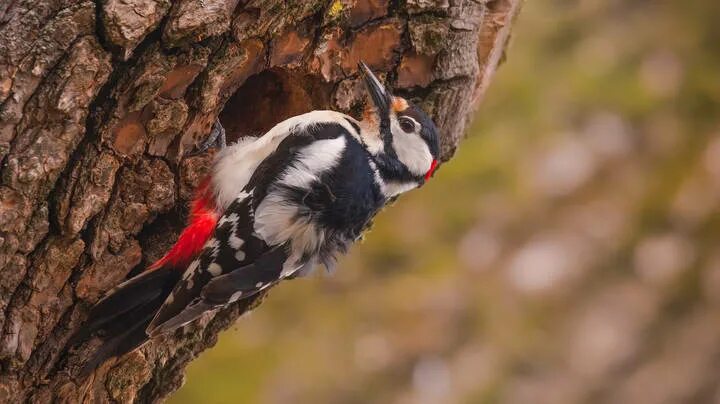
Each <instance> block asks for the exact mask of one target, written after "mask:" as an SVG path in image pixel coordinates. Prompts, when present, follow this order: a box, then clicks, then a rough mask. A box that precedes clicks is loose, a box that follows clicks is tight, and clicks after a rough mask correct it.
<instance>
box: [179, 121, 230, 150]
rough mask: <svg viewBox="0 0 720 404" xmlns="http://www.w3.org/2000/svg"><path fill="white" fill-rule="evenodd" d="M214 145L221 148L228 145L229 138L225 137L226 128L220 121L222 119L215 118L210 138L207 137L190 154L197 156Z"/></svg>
mask: <svg viewBox="0 0 720 404" xmlns="http://www.w3.org/2000/svg"><path fill="white" fill-rule="evenodd" d="M213 146H214V147H217V148H218V149H220V150H222V149H224V148H225V147H226V146H227V140H226V138H225V128H224V127H223V126H222V124H221V123H220V119H216V120H215V123H214V124H213V127H212V131H210V136H208V138H207V139H205V141H204V142H203V143H202V144H200V146H198V147H197V148H196V150H195V151H194V152H192V153H189V154H188V155H189V156H196V155H198V154H202V153H204V152H206V151H207V150H208V149H210V148H211V147H213Z"/></svg>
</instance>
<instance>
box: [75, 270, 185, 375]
mask: <svg viewBox="0 0 720 404" xmlns="http://www.w3.org/2000/svg"><path fill="white" fill-rule="evenodd" d="M180 276H181V273H180V272H178V271H176V270H174V269H171V268H166V267H161V268H157V269H153V270H150V271H146V272H143V273H141V274H139V275H137V276H135V277H134V278H132V279H129V280H127V281H126V282H124V283H122V284H120V285H119V286H118V287H116V288H115V289H113V290H112V291H111V292H110V293H108V295H107V296H106V297H104V298H103V299H101V300H100V301H98V302H97V303H96V304H95V306H93V307H92V309H90V313H89V315H88V319H87V321H86V323H85V324H84V325H83V326H82V328H81V329H80V330H78V331H77V332H76V333H75V335H73V336H72V337H71V338H70V342H69V343H68V345H69V346H74V345H77V344H79V343H81V342H83V341H85V340H87V339H88V338H89V337H91V336H93V335H97V336H98V337H100V339H101V340H102V343H101V345H100V346H98V347H97V348H96V350H95V351H94V352H93V353H92V354H91V355H90V357H89V359H88V360H87V362H86V363H85V365H84V366H83V368H82V369H81V371H80V376H86V375H88V374H90V373H91V372H92V371H93V370H95V369H96V368H97V367H98V366H100V365H101V364H102V363H103V362H105V361H106V360H107V359H109V358H112V357H116V356H121V355H123V354H125V353H127V352H130V351H132V350H133V349H135V348H137V347H139V346H140V345H142V344H144V343H145V341H147V339H148V336H147V334H146V333H145V329H146V328H147V325H148V324H149V323H150V320H152V318H153V317H154V316H155V313H156V312H157V311H158V309H159V308H160V306H161V305H162V304H163V302H164V301H165V299H166V298H167V296H168V295H169V294H170V292H171V291H172V290H173V288H174V287H175V284H176V283H177V282H178V280H179V279H180Z"/></svg>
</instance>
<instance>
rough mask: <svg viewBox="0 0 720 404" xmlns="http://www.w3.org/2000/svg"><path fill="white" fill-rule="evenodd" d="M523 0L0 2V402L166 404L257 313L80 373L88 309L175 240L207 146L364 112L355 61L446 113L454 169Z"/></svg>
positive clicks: (243, 306)
mask: <svg viewBox="0 0 720 404" xmlns="http://www.w3.org/2000/svg"><path fill="white" fill-rule="evenodd" d="M520 2H521V0H475V1H470V0H404V1H389V0H312V1H280V0H265V1H259V0H246V1H243V0H240V1H239V2H238V0H178V1H175V2H171V1H169V0H103V1H97V2H92V1H83V0H45V1H41V2H36V1H32V0H10V1H7V2H4V3H3V4H1V5H0V159H2V167H1V171H0V324H1V325H2V327H1V328H0V330H1V332H2V335H1V336H0V361H1V362H0V363H1V365H2V369H1V374H0V401H3V402H19V401H32V402H51V401H56V400H57V401H63V402H86V401H87V402H110V401H120V402H130V401H137V402H153V401H156V400H159V399H161V398H163V397H166V396H167V395H168V394H170V393H172V392H173V391H175V390H176V389H177V388H179V387H180V386H181V384H182V381H183V371H184V368H185V366H186V365H187V364H188V362H189V361H191V360H192V359H193V358H195V357H196V356H197V355H198V354H199V353H200V352H201V351H203V350H204V349H206V348H208V347H210V346H212V345H213V344H214V343H215V341H216V337H217V334H218V333H219V332H220V331H222V330H223V329H225V328H226V327H228V326H229V325H230V324H231V323H232V322H233V321H235V319H236V318H237V317H238V316H239V315H241V314H242V313H244V312H246V311H248V310H249V309H251V308H252V307H254V306H255V305H257V304H258V303H259V300H260V299H258V300H257V301H251V302H250V301H245V302H239V303H238V304H237V305H235V306H233V307H230V308H228V309H226V310H225V311H223V312H221V313H219V314H217V315H216V316H215V317H214V318H204V319H202V320H201V321H200V323H201V324H195V325H191V326H188V327H185V328H184V329H183V330H181V331H178V332H177V333H176V335H174V336H172V337H168V338H166V339H164V340H161V341H153V342H152V343H150V344H148V345H146V346H145V347H143V348H142V349H140V350H138V351H136V352H133V353H130V354H128V355H125V356H124V357H122V358H119V359H113V360H110V361H108V362H107V363H106V364H104V365H103V366H101V367H100V368H99V369H98V370H97V371H96V372H95V374H94V375H93V376H91V377H90V378H89V379H88V380H77V379H76V378H74V377H72V376H71V375H72V373H73V370H74V369H77V367H78V366H79V365H80V364H82V363H83V360H84V358H85V355H86V354H87V352H88V350H89V349H90V348H91V347H92V341H91V342H90V343H89V344H85V345H86V346H84V347H81V348H79V349H68V348H67V347H65V345H66V343H67V340H68V338H69V336H70V334H72V332H73V331H74V330H76V329H78V327H80V326H81V323H82V321H83V319H84V318H85V316H86V313H87V310H88V308H89V307H90V306H91V305H92V304H93V303H94V302H95V301H97V299H98V298H99V297H101V296H102V295H103V293H105V292H106V291H107V290H109V289H110V288H112V287H113V286H115V285H116V284H118V283H119V282H121V281H122V280H123V279H125V278H126V277H127V276H128V275H129V274H131V273H135V272H137V271H139V270H141V269H142V268H143V267H144V266H145V265H146V264H147V263H149V262H152V261H153V260H154V259H156V258H158V257H159V256H160V255H161V254H162V253H163V251H164V250H165V249H166V248H167V247H168V246H169V245H170V244H171V243H172V241H173V240H174V239H175V238H176V237H177V234H178V232H179V229H181V227H182V225H183V221H184V217H185V209H186V208H185V207H186V206H187V203H188V201H189V198H190V196H191V193H192V190H193V187H194V186H195V185H197V184H198V182H199V181H200V179H201V178H202V177H203V176H204V175H205V173H206V171H207V169H208V167H209V163H210V160H211V158H212V156H211V154H212V152H208V153H205V154H203V155H198V156H194V157H184V156H185V155H187V152H189V151H191V150H192V149H193V148H194V146H195V145H196V144H198V143H199V142H201V141H202V139H203V138H204V137H205V136H207V134H208V133H209V131H210V128H211V126H212V124H213V122H214V120H215V119H216V117H218V116H219V117H220V119H221V121H222V123H223V124H224V126H225V127H226V129H227V133H228V140H229V141H234V140H236V139H238V138H240V137H243V136H251V135H257V134H260V133H262V132H263V131H265V130H267V129H269V128H270V127H271V126H272V125H273V124H275V123H277V122H278V121H280V120H282V119H284V118H287V117H289V116H292V115H295V114H298V113H302V112H306V111H309V110H313V109H335V110H340V111H346V112H349V113H351V114H355V115H357V114H358V113H359V110H360V108H361V105H362V103H363V100H364V97H365V95H364V90H363V87H362V83H361V81H360V80H359V79H358V76H357V71H356V67H355V66H356V63H357V61H359V60H361V59H362V60H364V61H365V62H366V63H368V64H369V65H370V67H371V68H372V69H373V70H375V71H377V72H380V73H382V74H381V76H385V77H386V78H387V80H388V82H389V83H390V84H391V86H392V88H394V89H395V92H396V93H398V94H401V95H403V96H406V97H408V98H410V99H412V100H414V101H416V102H418V103H419V104H420V105H422V106H423V107H424V108H425V109H426V110H427V111H428V112H429V113H430V114H431V115H432V116H433V118H434V119H435V121H436V123H437V124H438V127H439V128H440V130H441V132H442V135H443V138H442V154H443V159H444V160H447V159H448V158H450V157H451V155H452V154H453V151H454V150H455V148H456V147H457V145H458V142H459V141H460V139H461V137H462V135H463V131H464V128H465V126H466V123H467V119H468V116H469V112H471V110H472V109H473V108H474V106H475V105H476V103H477V100H478V99H479V98H480V97H481V96H482V94H483V92H484V91H485V89H486V88H487V85H488V83H489V81H490V79H491V77H492V75H493V73H494V71H495V68H496V67H497V65H498V64H499V62H500V60H501V59H502V55H503V51H504V48H505V45H506V43H507V40H508V37H509V31H510V25H511V23H512V20H513V18H514V16H515V15H516V13H517V11H518V9H519V7H520Z"/></svg>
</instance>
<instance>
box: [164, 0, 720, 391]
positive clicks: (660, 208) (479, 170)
mask: <svg viewBox="0 0 720 404" xmlns="http://www.w3.org/2000/svg"><path fill="white" fill-rule="evenodd" d="M718 17H720V3H718V2H717V1H712V0H706V1H703V0H690V1H685V2H679V1H675V2H673V1H669V0H656V1H650V0H624V1H621V0H581V1H568V0H531V1H527V2H526V5H525V7H524V9H523V11H522V12H521V15H520V17H519V20H518V22H517V25H516V28H515V30H514V36H513V41H512V46H511V47H510V49H509V50H508V60H507V62H506V63H505V64H504V65H503V66H502V68H501V69H500V71H499V73H498V75H497V77H496V79H495V80H494V82H493V84H492V86H491V89H490V91H489V93H488V94H487V96H486V98H485V101H484V103H483V105H481V108H480V109H479V112H478V113H477V117H476V119H475V123H474V124H473V126H472V128H470V130H469V131H468V139H467V140H466V141H465V142H464V143H463V144H462V145H461V148H460V150H459V151H458V153H457V156H456V157H455V159H454V160H452V161H451V162H450V163H448V164H446V165H444V166H443V167H442V168H441V170H440V171H439V172H438V173H437V175H436V176H435V178H434V179H433V180H432V181H431V182H430V183H429V184H428V185H427V186H425V187H424V188H423V189H422V190H420V191H418V192H413V193H411V194H409V195H407V196H406V197H403V198H402V199H401V200H400V201H398V202H397V203H396V204H395V205H394V206H392V207H391V208H389V209H387V211H386V212H384V213H383V214H382V215H381V217H380V218H379V220H377V223H376V226H375V227H374V229H373V230H372V232H371V233H370V234H368V236H367V238H366V242H364V243H363V244H362V245H360V246H357V247H356V248H354V249H353V250H352V252H351V254H350V255H349V256H348V257H346V258H345V259H343V260H342V261H341V262H340V264H339V266H338V272H337V274H335V275H334V276H323V275H319V276H316V277H313V278H311V279H304V280H295V281H292V282H286V283H284V284H282V285H280V286H279V287H277V288H276V289H275V290H273V292H271V293H270V296H269V298H268V299H267V300H266V302H265V303H264V304H263V305H262V306H261V307H260V308H259V309H258V310H256V311H255V312H254V313H252V314H251V315H250V316H248V317H246V318H244V319H241V320H240V321H238V323H237V324H236V326H235V328H234V329H233V330H232V331H229V332H226V333H224V334H223V335H222V336H221V338H220V341H219V343H218V345H217V346H216V347H215V348H214V349H212V350H211V351H209V352H207V353H205V354H203V356H202V357H201V358H200V359H199V360H197V361H195V362H193V363H192V365H191V366H190V368H189V371H188V375H187V379H188V383H187V385H186V386H185V387H183V388H182V389H181V390H180V391H179V392H178V393H177V394H176V395H175V396H174V397H172V398H171V399H170V402H171V403H174V404H180V403H239V402H248V403H255V402H259V403H287V402H294V403H311V402H312V403H316V402H320V403H368V402H377V403H422V402H428V403H440V402H442V403H450V402H459V403H485V402H487V403H491V402H492V403H494V402H520V403H530V402H532V403H564V402H589V401H594V402H643V403H654V402H658V403H660V402H667V403H673V402H702V401H712V400H714V399H716V398H718V397H720V395H719V392H720V390H719V387H720V384H719V383H718V381H720V376H718V375H719V374H720V373H719V372H718V371H719V370H720V369H719V368H718V367H719V365H718V363H720V362H718V361H717V358H718V357H719V356H720V316H718V314H720V253H719V252H718V248H717V245H718V238H719V237H720V227H718V224H719V223H720V216H719V215H718V202H719V201H720V122H719V120H718V117H719V116H720V114H719V112H720V20H719V19H718ZM688 400H689V401H688Z"/></svg>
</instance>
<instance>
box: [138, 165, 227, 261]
mask: <svg viewBox="0 0 720 404" xmlns="http://www.w3.org/2000/svg"><path fill="white" fill-rule="evenodd" d="M217 221H218V214H217V211H216V210H215V201H214V197H213V195H212V191H211V190H210V179H209V178H208V179H206V180H204V181H203V182H202V183H201V184H200V186H199V187H198V188H197V190H196V191H195V199H194V200H193V202H192V205H191V206H190V218H189V220H188V225H187V227H185V229H183V231H182V233H180V236H179V237H178V239H177V241H176V242H175V244H174V245H173V246H172V248H170V250H169V251H168V252H167V253H166V254H165V255H164V256H163V257H162V258H160V259H159V260H157V261H156V262H155V263H154V264H152V265H151V266H150V267H149V268H148V269H150V270H152V269H157V268H161V267H171V268H176V269H181V270H185V268H186V267H187V266H188V265H189V264H190V262H192V260H193V259H195V257H196V256H197V255H198V254H199V253H200V250H202V248H203V246H204V245H205V242H206V241H207V240H208V239H209V238H210V236H212V234H213V230H215V225H216V224H217Z"/></svg>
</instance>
